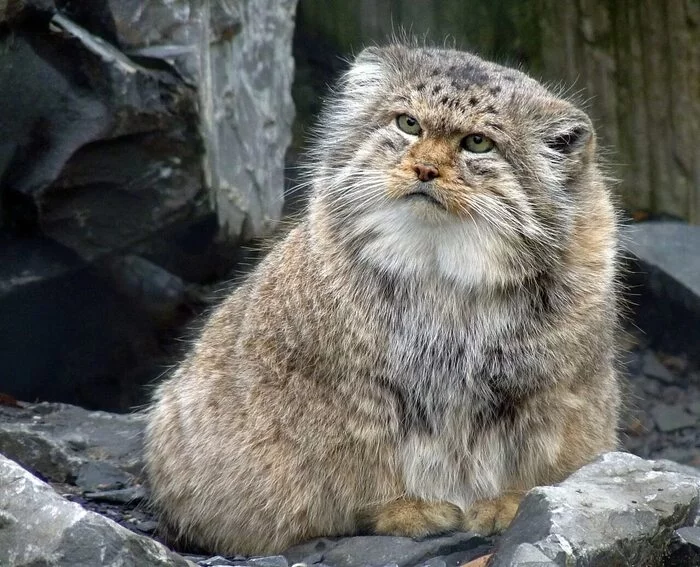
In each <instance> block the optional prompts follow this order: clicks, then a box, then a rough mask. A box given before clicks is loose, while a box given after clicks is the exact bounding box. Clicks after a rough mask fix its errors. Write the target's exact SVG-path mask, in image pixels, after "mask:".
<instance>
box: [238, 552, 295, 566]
mask: <svg viewBox="0 0 700 567" xmlns="http://www.w3.org/2000/svg"><path fill="white" fill-rule="evenodd" d="M247 563H248V565H250V566H251V567H289V563H287V558H286V557H284V556H282V555H271V556H268V557H251V558H250V559H248V561H247Z"/></svg>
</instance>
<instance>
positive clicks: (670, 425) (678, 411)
mask: <svg viewBox="0 0 700 567" xmlns="http://www.w3.org/2000/svg"><path fill="white" fill-rule="evenodd" d="M651 416H652V418H653V419H654V422H655V423H656V427H657V428H658V429H659V431H662V432H664V433H667V432H669V431H676V430H677V429H683V428H684V427H693V426H695V425H697V423H698V419H697V417H696V416H694V415H690V414H689V413H686V412H685V411H683V409H682V408H680V407H678V406H671V405H667V404H657V405H656V406H654V407H653V408H651Z"/></svg>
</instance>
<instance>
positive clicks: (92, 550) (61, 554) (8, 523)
mask: <svg viewBox="0 0 700 567" xmlns="http://www.w3.org/2000/svg"><path fill="white" fill-rule="evenodd" d="M0 565H11V566H13V567H22V566H30V565H31V566H38V565H41V566H42V567H64V566H65V567H69V566H70V567H97V566H101V567H105V566H114V567H117V566H119V567H122V566H134V567H135V566H140V565H144V566H146V565H148V566H154V567H156V566H162V567H166V566H167V567H170V566H173V567H175V566H177V567H187V566H192V565H194V564H193V563H191V562H189V561H187V560H186V559H184V558H182V557H180V556H179V555H177V554H175V553H172V552H171V551H169V550H168V549H166V548H165V547H164V546H163V545H161V544H159V543H157V542H156V541H154V540H152V539H149V538H147V537H143V536H139V535H136V534H134V533H132V532H130V531H129V530H127V529H126V528H123V527H121V526H120V525H118V524H116V523H115V522H112V521H111V520H108V519H107V518H105V517H103V516H100V515H99V514H95V513H93V512H88V511H86V510H84V509H83V508H82V507H81V506H79V505H78V504H74V503H71V502H68V501H67V500H65V499H63V498H61V496H59V495H58V494H57V493H56V492H55V491H54V490H53V489H52V488H51V487H50V486H49V485H48V484H46V483H44V482H41V481H40V480H39V479H38V478H36V477H35V476H33V475H32V474H30V473H29V472H27V471H26V470H24V469H23V468H22V467H20V466H19V465H18V464H17V463H15V462H13V461H12V460H10V459H7V458H5V457H3V456H2V455H0Z"/></svg>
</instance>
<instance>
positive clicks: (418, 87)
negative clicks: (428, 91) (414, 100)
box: [416, 83, 425, 92]
mask: <svg viewBox="0 0 700 567" xmlns="http://www.w3.org/2000/svg"><path fill="white" fill-rule="evenodd" d="M416 90H418V91H421V92H423V90H425V83H418V84H417V85H416Z"/></svg>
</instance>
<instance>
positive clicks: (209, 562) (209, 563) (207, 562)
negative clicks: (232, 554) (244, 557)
mask: <svg viewBox="0 0 700 567" xmlns="http://www.w3.org/2000/svg"><path fill="white" fill-rule="evenodd" d="M197 564H198V565H201V566H202V567H215V566H218V565H226V566H230V565H236V563H235V562H233V561H229V560H228V559H226V558H225V557H221V555H216V556H214V557H210V558H209V559H203V560H202V561H198V562H197ZM239 565H240V563H239Z"/></svg>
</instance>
